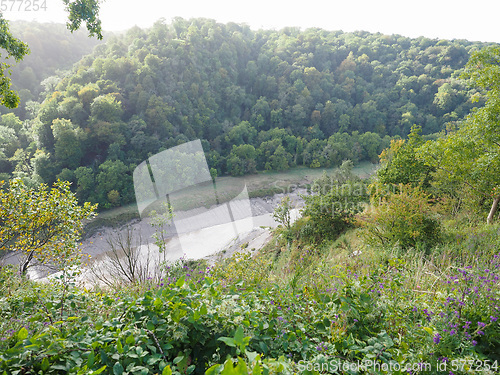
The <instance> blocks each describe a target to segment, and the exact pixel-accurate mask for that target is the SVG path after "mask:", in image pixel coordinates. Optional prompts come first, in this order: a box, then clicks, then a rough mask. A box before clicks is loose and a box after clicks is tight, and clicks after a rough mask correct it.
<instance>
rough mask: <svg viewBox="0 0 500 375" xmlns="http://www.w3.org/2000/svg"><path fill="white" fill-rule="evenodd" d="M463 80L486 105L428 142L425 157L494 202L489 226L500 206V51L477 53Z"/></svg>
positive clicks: (450, 176)
mask: <svg viewBox="0 0 500 375" xmlns="http://www.w3.org/2000/svg"><path fill="white" fill-rule="evenodd" d="M462 77H463V78H465V79H467V80H468V82H469V84H470V85H471V86H472V87H474V88H477V89H479V90H480V91H481V94H482V95H483V96H484V97H485V99H486V103H485V105H484V106H483V107H481V108H478V109H476V110H474V111H472V113H471V114H470V115H469V116H468V117H467V119H466V121H465V122H464V123H463V124H462V125H461V127H460V128H459V129H458V130H456V131H451V132H450V133H449V134H448V135H446V136H444V137H441V138H439V139H437V140H436V141H430V142H428V143H427V144H426V145H425V147H422V150H421V155H422V157H424V158H425V159H426V161H427V163H428V164H429V165H432V166H435V167H436V168H438V169H441V170H443V171H445V172H447V174H448V178H453V179H454V180H455V181H457V182H459V183H462V184H466V185H468V186H470V187H471V188H472V189H473V190H474V191H475V192H476V194H478V195H480V196H482V197H483V198H486V199H490V201H491V207H490V210H489V214H488V216H487V222H488V223H492V222H493V220H494V216H495V214H496V212H497V209H498V205H499V203H500V138H499V134H500V47H498V46H494V47H489V48H485V49H483V50H481V51H479V52H476V53H474V54H473V55H472V56H471V58H470V60H469V62H468V63H467V65H466V70H465V73H464V74H463V76H462Z"/></svg>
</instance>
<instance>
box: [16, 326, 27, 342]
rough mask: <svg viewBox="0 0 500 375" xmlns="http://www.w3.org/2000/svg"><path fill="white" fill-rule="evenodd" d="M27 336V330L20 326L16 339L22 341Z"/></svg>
mask: <svg viewBox="0 0 500 375" xmlns="http://www.w3.org/2000/svg"><path fill="white" fill-rule="evenodd" d="M27 337H28V330H27V329H26V328H24V327H23V328H21V329H20V330H19V332H18V333H17V339H18V340H19V341H22V340H24V339H26V338H27Z"/></svg>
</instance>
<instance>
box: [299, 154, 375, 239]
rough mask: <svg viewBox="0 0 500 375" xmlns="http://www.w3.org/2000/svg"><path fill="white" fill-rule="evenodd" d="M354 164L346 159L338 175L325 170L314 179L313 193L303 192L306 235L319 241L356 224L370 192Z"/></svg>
mask: <svg viewBox="0 0 500 375" xmlns="http://www.w3.org/2000/svg"><path fill="white" fill-rule="evenodd" d="M352 166H353V165H352V162H350V161H345V162H344V163H343V164H342V166H341V167H340V168H339V172H338V173H337V174H336V175H334V176H328V175H326V174H324V175H323V177H322V178H321V179H319V180H317V181H315V182H314V184H313V187H312V191H313V194H312V195H306V196H303V198H304V201H305V206H304V208H303V209H302V214H303V215H304V216H305V217H307V218H308V219H309V221H308V222H307V224H306V226H305V227H304V228H303V229H302V231H303V234H304V237H308V238H310V239H313V238H314V239H316V241H318V242H321V241H323V240H325V239H334V238H335V237H337V236H338V235H339V234H341V233H342V232H343V231H345V230H346V229H347V228H349V227H350V226H352V225H353V223H354V215H355V214H357V213H359V212H361V211H362V210H363V203H364V202H366V201H367V200H368V195H367V192H366V187H365V184H364V182H362V181H361V180H360V179H358V178H355V177H354V176H353V175H352V172H351V170H352Z"/></svg>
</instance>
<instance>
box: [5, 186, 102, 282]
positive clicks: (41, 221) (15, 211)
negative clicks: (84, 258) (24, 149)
mask: <svg viewBox="0 0 500 375" xmlns="http://www.w3.org/2000/svg"><path fill="white" fill-rule="evenodd" d="M69 185H70V184H69V183H68V182H65V181H58V182H57V183H55V184H54V187H53V188H52V189H50V190H49V189H48V186H47V185H45V184H42V185H40V186H36V187H28V186H26V185H25V184H24V183H23V181H22V180H19V179H15V180H11V181H10V184H9V186H8V187H3V186H2V189H1V190H0V202H1V205H0V250H1V251H15V252H18V253H20V254H21V255H22V256H23V258H22V260H21V263H20V272H21V273H22V274H25V273H26V271H27V269H28V267H29V266H31V265H33V262H35V261H36V262H38V263H41V264H45V265H51V266H55V267H56V268H57V269H62V268H66V267H68V266H70V265H72V264H75V263H76V262H78V261H79V260H80V258H79V252H78V251H77V241H78V240H79V236H80V234H81V231H82V228H83V221H84V220H87V219H89V218H91V217H93V213H94V211H95V209H96V208H97V206H92V205H91V204H90V203H86V204H84V205H83V207H81V206H78V204H77V200H76V197H75V195H74V194H73V193H72V192H71V191H70V187H69Z"/></svg>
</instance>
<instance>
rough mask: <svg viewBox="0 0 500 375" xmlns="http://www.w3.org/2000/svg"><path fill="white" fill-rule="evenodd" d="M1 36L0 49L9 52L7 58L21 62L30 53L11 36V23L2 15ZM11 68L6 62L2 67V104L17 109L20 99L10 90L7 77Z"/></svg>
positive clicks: (19, 41) (0, 71) (0, 22)
mask: <svg viewBox="0 0 500 375" xmlns="http://www.w3.org/2000/svg"><path fill="white" fill-rule="evenodd" d="M0 34H1V35H2V38H1V41H0V47H2V48H3V49H4V50H5V51H6V52H7V56H6V58H9V57H13V58H14V60H15V61H16V62H19V61H21V60H22V59H23V57H24V56H25V55H27V54H28V53H29V48H28V46H27V45H26V44H25V43H23V42H22V41H21V40H19V39H17V38H15V37H14V36H13V35H12V34H11V32H10V30H9V23H8V22H7V21H6V20H5V19H4V18H3V14H0ZM9 68H10V65H9V64H7V63H5V62H2V63H1V65H0V104H1V105H4V106H6V107H8V108H15V107H17V106H18V104H19V97H18V96H17V95H16V93H15V92H14V91H13V90H12V89H11V88H10V85H11V82H10V78H9V77H8V76H7V75H8V74H9V72H10V71H9V70H8V69H9Z"/></svg>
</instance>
